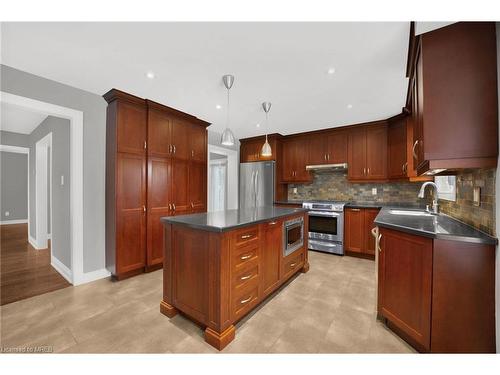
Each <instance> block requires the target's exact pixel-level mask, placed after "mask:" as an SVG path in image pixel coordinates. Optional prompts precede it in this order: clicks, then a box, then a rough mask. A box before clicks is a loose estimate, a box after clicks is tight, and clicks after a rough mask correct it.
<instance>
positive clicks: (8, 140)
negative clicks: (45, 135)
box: [0, 130, 30, 147]
mask: <svg viewBox="0 0 500 375" xmlns="http://www.w3.org/2000/svg"><path fill="white" fill-rule="evenodd" d="M0 144H2V145H9V146H17V147H29V144H30V136H29V135H28V134H20V133H13V132H7V131H5V130H0Z"/></svg>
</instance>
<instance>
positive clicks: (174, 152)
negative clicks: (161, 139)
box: [172, 145, 176, 154]
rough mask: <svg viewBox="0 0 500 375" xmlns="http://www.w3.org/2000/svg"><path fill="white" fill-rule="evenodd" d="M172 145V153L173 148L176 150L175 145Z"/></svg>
mask: <svg viewBox="0 0 500 375" xmlns="http://www.w3.org/2000/svg"><path fill="white" fill-rule="evenodd" d="M172 147H173V148H174V154H175V150H176V148H175V145H173V146H172Z"/></svg>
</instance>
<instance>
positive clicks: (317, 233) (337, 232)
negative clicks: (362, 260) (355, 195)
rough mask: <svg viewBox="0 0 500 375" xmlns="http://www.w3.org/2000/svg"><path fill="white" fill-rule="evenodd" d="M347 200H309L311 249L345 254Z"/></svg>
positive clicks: (307, 205)
mask: <svg viewBox="0 0 500 375" xmlns="http://www.w3.org/2000/svg"><path fill="white" fill-rule="evenodd" d="M346 204H347V202H326V201H309V202H304V203H303V204H302V207H303V208H307V209H308V210H309V249H311V250H317V251H323V252H326V253H332V254H338V255H344V206H345V205H346Z"/></svg>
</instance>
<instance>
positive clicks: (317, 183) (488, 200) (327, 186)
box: [288, 169, 496, 235]
mask: <svg viewBox="0 0 500 375" xmlns="http://www.w3.org/2000/svg"><path fill="white" fill-rule="evenodd" d="M421 186H422V183H421V182H391V183H362V184H359V183H350V182H348V181H347V173H346V171H315V172H314V179H313V182H312V183H310V184H297V185H294V184H289V185H288V199H289V200H307V199H318V200H340V201H357V202H377V203H388V204H390V203H408V204H412V205H415V204H416V205H421V206H425V204H428V203H430V202H431V197H430V193H429V191H430V190H431V189H429V188H428V189H427V191H426V198H425V199H419V198H418V197H417V195H418V192H419V190H420V187H421ZM474 187H480V188H481V195H480V200H481V202H480V206H474V204H473V190H474ZM294 188H296V189H297V193H294V192H293V190H294ZM374 188H375V189H376V190H377V193H376V194H375V195H373V194H372V189H374ZM439 204H440V210H441V212H443V213H445V214H447V215H450V216H452V217H454V218H456V219H457V220H460V221H462V222H464V223H466V224H469V225H471V226H473V227H475V228H477V229H479V230H481V231H483V232H486V233H488V234H490V235H496V233H495V169H477V170H465V171H461V172H460V173H459V174H458V175H457V200H456V201H455V202H451V201H445V200H441V199H440V200H439Z"/></svg>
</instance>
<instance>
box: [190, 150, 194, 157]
mask: <svg viewBox="0 0 500 375" xmlns="http://www.w3.org/2000/svg"><path fill="white" fill-rule="evenodd" d="M191 157H192V158H194V150H191Z"/></svg>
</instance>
